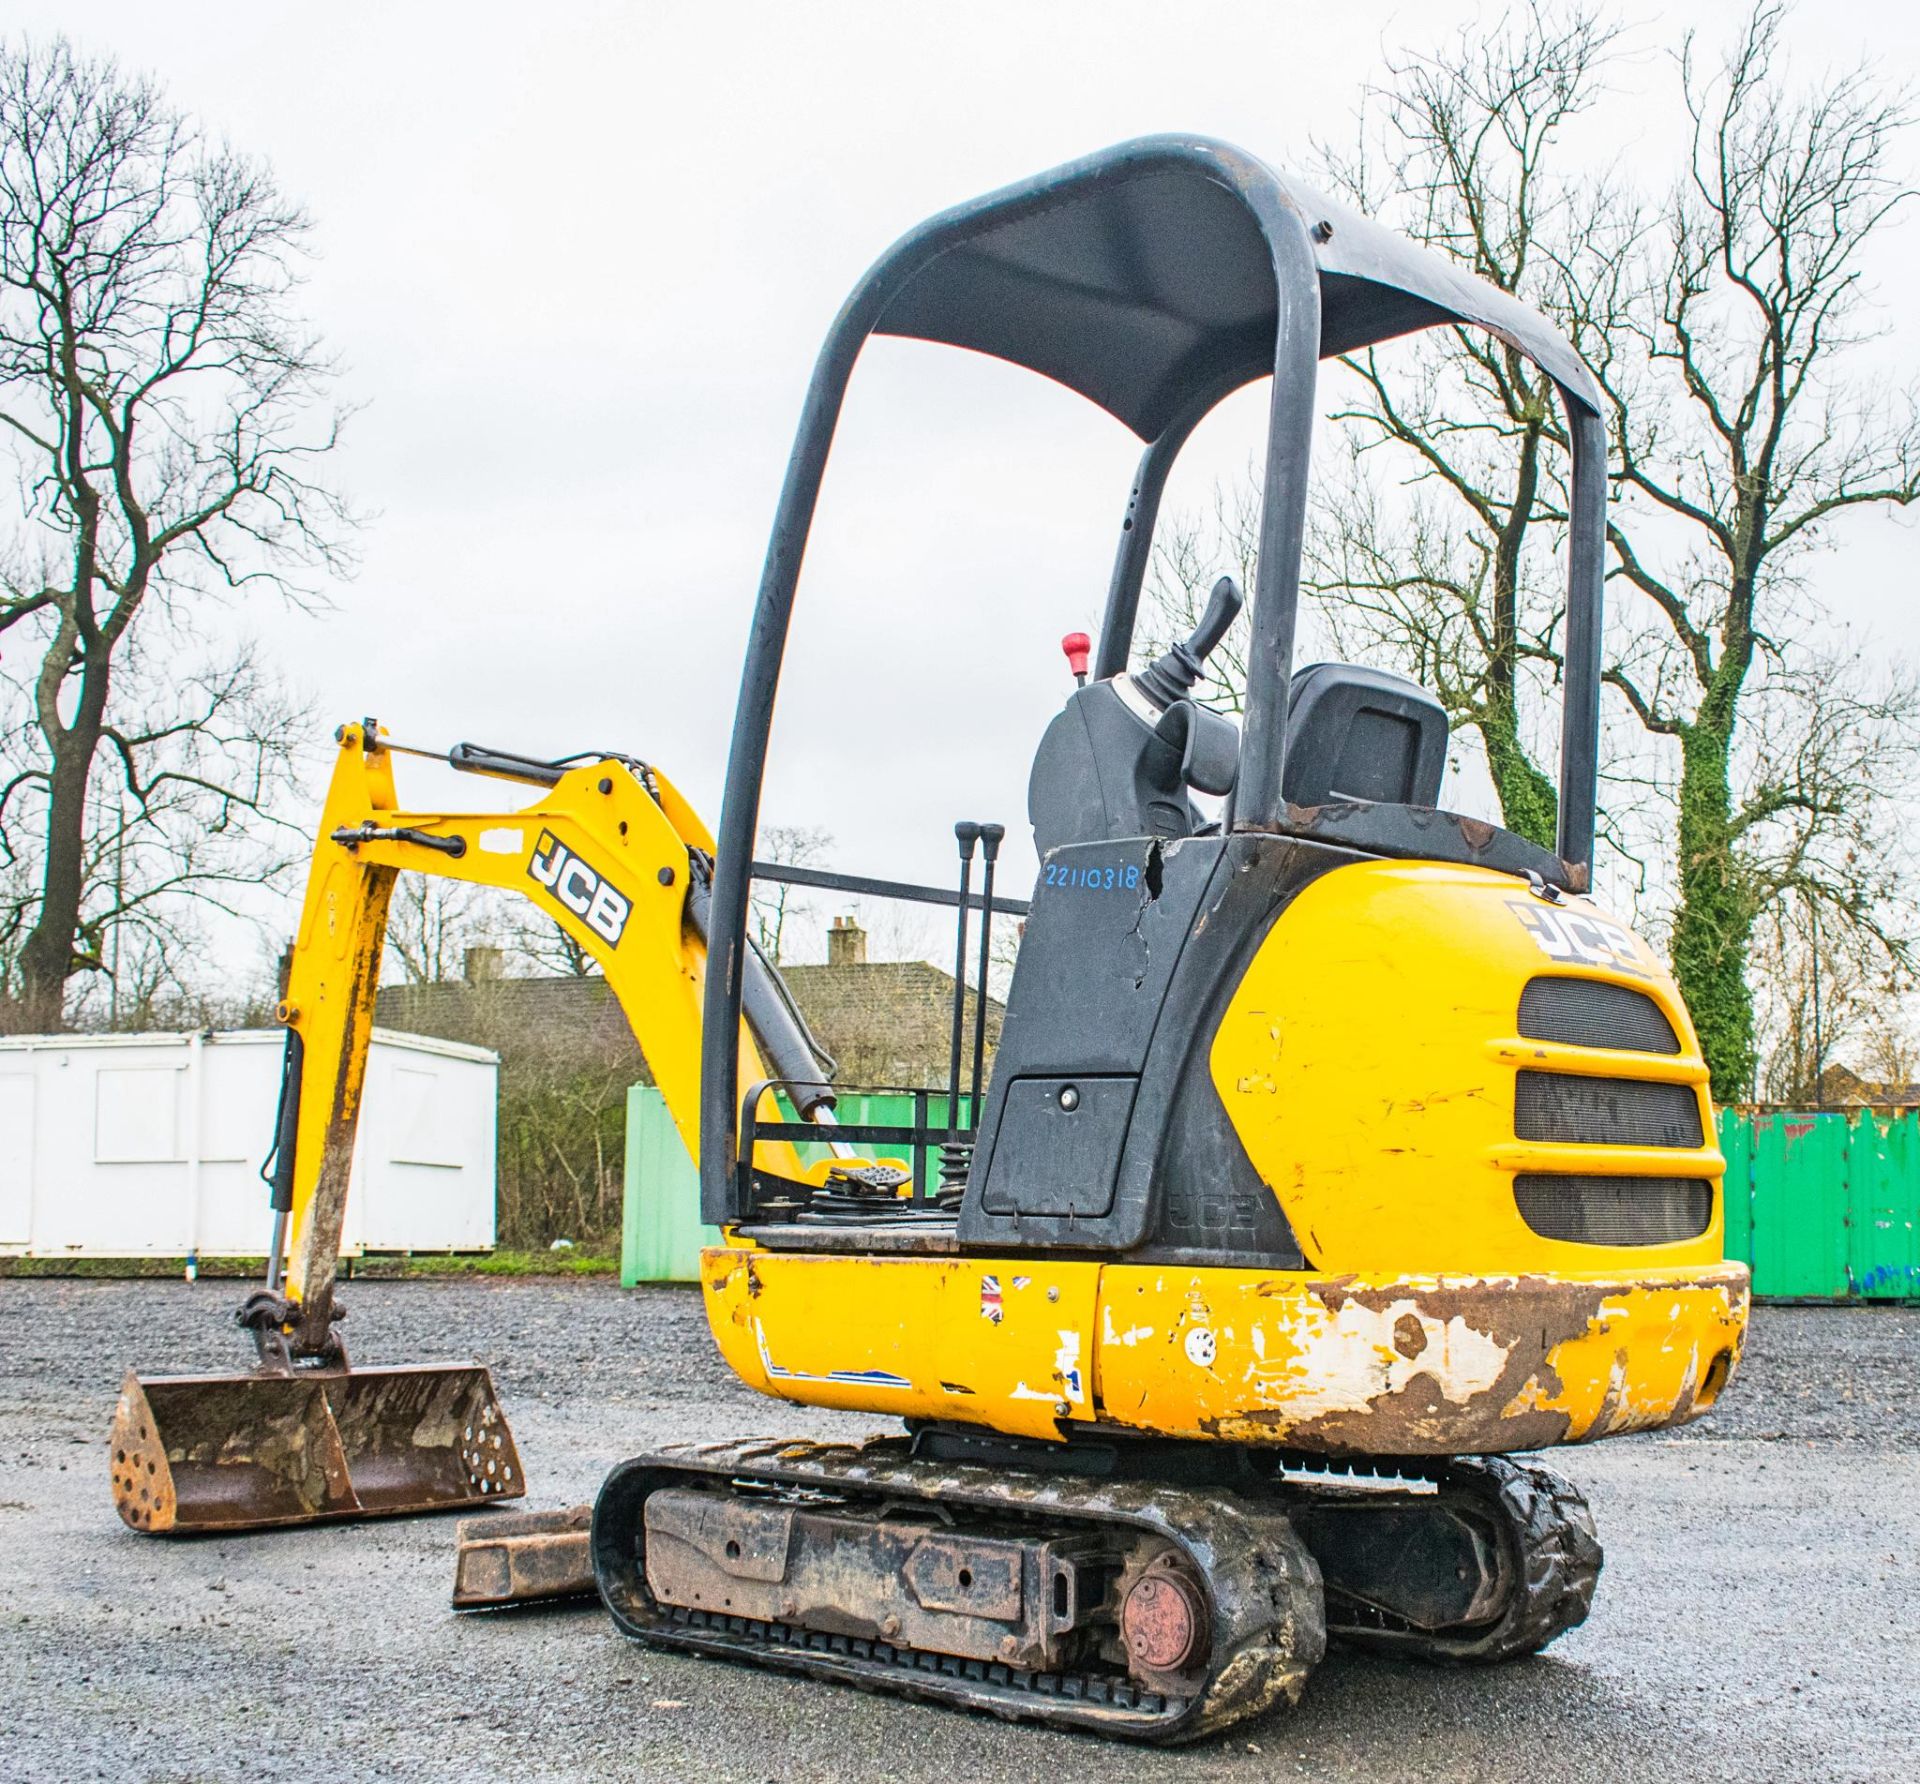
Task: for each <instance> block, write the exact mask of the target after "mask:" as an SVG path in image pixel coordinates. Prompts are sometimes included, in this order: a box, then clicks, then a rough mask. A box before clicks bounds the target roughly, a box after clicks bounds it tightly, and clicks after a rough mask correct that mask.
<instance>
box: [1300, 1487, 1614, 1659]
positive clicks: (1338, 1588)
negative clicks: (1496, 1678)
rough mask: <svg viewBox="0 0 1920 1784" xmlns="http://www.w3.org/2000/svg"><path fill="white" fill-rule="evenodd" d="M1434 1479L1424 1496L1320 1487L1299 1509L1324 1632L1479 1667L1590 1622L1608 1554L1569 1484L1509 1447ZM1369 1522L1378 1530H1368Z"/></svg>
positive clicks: (1379, 1649)
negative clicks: (1452, 1597) (1318, 1572)
mask: <svg viewBox="0 0 1920 1784" xmlns="http://www.w3.org/2000/svg"><path fill="white" fill-rule="evenodd" d="M1383 1466H1384V1465H1383ZM1435 1485H1436V1490H1435V1491H1434V1492H1432V1493H1430V1494H1425V1495H1419V1496H1415V1495H1410V1494H1400V1493H1389V1494H1379V1495H1368V1494H1365V1493H1361V1494H1353V1493H1345V1494H1325V1495H1321V1494H1316V1495H1315V1496H1314V1502H1313V1504H1312V1508H1311V1509H1310V1510H1307V1511H1305V1512H1303V1513H1302V1514H1301V1515H1300V1516H1299V1518H1298V1520H1297V1521H1298V1522H1299V1524H1300V1526H1301V1528H1302V1531H1303V1533H1304V1534H1305V1535H1306V1537H1307V1541H1308V1545H1309V1546H1310V1547H1311V1548H1312V1549H1313V1551H1314V1555H1315V1558H1316V1559H1317V1560H1318V1561H1319V1562H1320V1565H1321V1568H1322V1571H1323V1572H1324V1574H1325V1577H1326V1584H1327V1633H1328V1636H1329V1637H1330V1639H1332V1640H1334V1641H1337V1642H1340V1643H1343V1644H1344V1645H1346V1646H1347V1647H1351V1648H1366V1649H1370V1650H1372V1651H1373V1652H1376V1653H1383V1654H1396V1655H1399V1656H1401V1657H1402V1658H1410V1659H1423V1660H1443V1661H1454V1662H1460V1663H1470V1664H1478V1665H1488V1664H1492V1663H1494V1662H1497V1661H1502V1660H1513V1659H1517V1658H1518V1657H1519V1656H1521V1655H1523V1654H1535V1653H1538V1652H1539V1651H1540V1650H1541V1649H1542V1648H1544V1647H1546V1646H1547V1644H1548V1643H1549V1642H1552V1641H1554V1640H1556V1639H1557V1638H1558V1637H1560V1636H1562V1635H1564V1634H1565V1633H1566V1632H1567V1631H1568V1630H1569V1629H1573V1628H1575V1627H1577V1626H1578V1625H1579V1624H1581V1623H1583V1622H1585V1621H1586V1617H1587V1612H1588V1610H1589V1609H1590V1608H1591V1606H1592V1604H1593V1594H1594V1588H1595V1587H1596V1586H1597V1585H1598V1584H1599V1580H1600V1568H1601V1564H1602V1561H1603V1559H1604V1556H1603V1554H1602V1551H1601V1547H1600V1541H1599V1538H1598V1536H1597V1535H1596V1534H1595V1531H1594V1525H1593V1512H1592V1510H1591V1509H1590V1508H1589V1506H1588V1504H1587V1501H1586V1497H1585V1495H1584V1494H1582V1493H1581V1491H1580V1489H1579V1488H1578V1487H1576V1486H1574V1484H1573V1483H1572V1482H1571V1481H1569V1480H1566V1479H1564V1478H1563V1477H1562V1476H1560V1475H1558V1474H1556V1473H1554V1471H1553V1470H1552V1469H1550V1468H1546V1467H1543V1466H1542V1465H1541V1464H1540V1463H1538V1462H1533V1461H1526V1460H1521V1459H1518V1458H1515V1457H1511V1456H1468V1457H1463V1458H1460V1459H1458V1460H1456V1461H1453V1462H1449V1463H1447V1464H1446V1465H1445V1467H1444V1468H1443V1469H1442V1470H1441V1471H1440V1472H1439V1474H1438V1475H1437V1477H1436V1483H1435ZM1369 1501H1371V1503H1369ZM1376 1531H1377V1532H1378V1534H1379V1536H1380V1537H1381V1538H1382V1540H1381V1541H1378V1542H1370V1541H1369V1540H1368V1538H1369V1537H1370V1536H1371V1535H1373V1534H1374V1532H1376ZM1456 1580H1457V1581H1458V1582H1459V1584H1458V1587H1457V1591H1458V1594H1459V1598H1458V1600H1457V1602H1456V1603H1454V1604H1452V1605H1451V1606H1449V1604H1448V1594H1449V1593H1450V1592H1453V1591H1455V1590H1456V1587H1455V1585H1454V1582H1455V1581H1456Z"/></svg>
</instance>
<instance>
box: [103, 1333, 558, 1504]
mask: <svg viewBox="0 0 1920 1784" xmlns="http://www.w3.org/2000/svg"><path fill="white" fill-rule="evenodd" d="M111 1459H112V1466H113V1500H114V1505H115V1507H116V1508H117V1509H118V1511H119V1513H120V1517H121V1520H122V1521H123V1522H124V1523H125V1524H126V1525H127V1526H128V1527H129V1528H130V1529H133V1530H138V1531H140V1532H142V1533H143V1534H145V1535H149V1536H164V1535H171V1536H187V1535H193V1534H196V1533H198V1532H201V1531H210V1530H262V1529H268V1528H271V1527H273V1526H276V1525H282V1524H312V1523H318V1522H320V1521H322V1520H325V1519H331V1518H361V1517H393V1516H398V1515H400V1514H402V1513H407V1512H426V1511H456V1510H459V1509H462V1508H470V1507H473V1506H479V1505H487V1504H491V1503H492V1502H493V1501H494V1500H496V1499H517V1498H519V1497H521V1495H522V1494H524V1493H525V1492H526V1482H525V1479H524V1477H523V1476H522V1474H521V1470H520V1456H519V1452H518V1451H517V1450H516V1449H515V1448H514V1444H513V1434H512V1432H510V1431H509V1430H508V1429H507V1421H506V1416H505V1414H504V1413H502V1412H501V1410H500V1403H499V1400H498V1399H497V1398H496V1397H495V1395H494V1391H493V1378H492V1377H491V1376H490V1375H489V1374H488V1372H487V1371H486V1370H485V1369H483V1368H481V1367H479V1366H478V1365H477V1364H473V1363H450V1364H423V1365H403V1366H400V1367H394V1368H372V1369H352V1370H338V1369H335V1370H311V1371H298V1372H296V1373H294V1374H292V1375H275V1374H267V1373H260V1374H253V1375H160V1376H146V1377H142V1376H139V1375H136V1374H133V1373H131V1372H130V1373H129V1374H128V1376H127V1378H126V1380H125V1381H124V1382H123V1383H122V1384H121V1388H120V1403H119V1406H118V1408H117V1410H116V1411H115V1413H114V1420H113V1439H112V1450H111Z"/></svg>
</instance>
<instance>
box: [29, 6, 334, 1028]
mask: <svg viewBox="0 0 1920 1784" xmlns="http://www.w3.org/2000/svg"><path fill="white" fill-rule="evenodd" d="M307 233H308V223H307V220H306V218H305V216H304V214H303V213H302V212H301V211H300V209H299V208H298V207H297V206H295V205H293V204H291V203H289V202H288V201H287V200H286V199H285V198H284V197H283V196H282V195H281V193H280V192H279V191H278V189H277V188H276V186H275V184H274V182H273V179H272V176H271V175H270V174H269V173H268V172H267V171H266V170H265V169H264V168H263V167H261V166H260V165H259V164H257V163H255V162H253V161H250V160H248V159H246V158H245V157H243V156H240V155H238V154H236V153H234V152H233V151H232V150H230V149H227V148H225V147H221V146H217V145H215V144H213V143H210V142H209V141H208V140H207V139H206V138H205V137H204V135H203V134H202V133H201V132H200V130H199V129H198V127H197V126H196V125H194V124H193V123H192V122H191V121H189V120H188V119H187V118H185V117H184V116H183V115H182V114H181V113H179V112H178V111H176V110H175V109H174V108H173V107H171V106H170V105H168V104H167V102H166V101H165V99H164V98H163V97H162V95H161V94H160V92H159V91H158V89H157V88H156V87H155V86H154V85H153V84H152V83H151V82H149V81H146V80H142V79H138V78H134V77H131V76H127V75H124V74H123V73H122V72H121V71H120V70H119V69H118V68H116V67H115V66H114V65H113V64H112V63H111V62H99V61H89V60H86V59H84V58H82V57H81V56H79V55H78V54H77V53H76V52H75V51H74V50H73V49H72V48H71V46H69V45H68V44H67V43H66V42H65V41H64V40H57V41H55V42H53V43H52V44H50V45H34V44H26V45H16V46H10V47H7V48H5V49H3V50H0V435H4V437H5V439H6V441H7V442H8V451H9V454H10V457H11V462H12V465H13V468H14V471H15V475H16V481H17V487H18V490H19V495H20V504H19V508H18V511H17V515H16V519H15V523H14V526H13V530H12V533H11V536H10V537H8V538H6V539H5V541H4V542H3V543H0V638H4V642H5V647H6V660H7V662H8V663H9V665H10V666H11V665H13V664H16V663H20V662H22V661H25V660H29V659H30V660H31V663H32V665H33V666H32V668H31V670H30V671H29V672H28V673H26V674H25V675H23V676H22V677H21V679H20V681H19V682H18V683H16V684H14V687H15V690H16V692H17V694H18V695H19V697H20V699H21V701H22V703H23V707H24V710H23V711H22V712H21V713H20V714H19V716H17V717H12V716H10V717H9V719H8V742H9V745H10V747H11V748H12V750H13V752H14V759H13V760H12V762H11V764H10V767H11V771H10V773H9V775H8V778H7V779H6V781H5V783H4V788H3V790H0V837H3V838H4V841H5V854H6V856H7V858H8V859H9V861H10V862H12V863H13V864H14V866H15V867H16V870H17V871H18V873H19V875H20V879H24V880H25V881H26V882H27V883H29V884H30V885H31V889H32V902H31V908H30V910H16V912H15V921H16V923H17V924H18V925H19V926H20V933H19V939H18V946H17V950H16V951H14V952H13V953H12V954H11V956H10V958H9V961H8V966H9V970H10V981H9V984H8V987H7V989H8V991H9V992H10V994H11V995H12V996H14V997H15V998H17V999H18V1001H19V1004H20V1015H21V1016H22V1018H23V1019H24V1020H25V1021H27V1022H28V1023H30V1024H31V1025H33V1026H35V1027H43V1028H47V1027H56V1026H58V1025H59V1023H60V1022H61V1020H62V1019H63V1016H64V1011H65V1002H66V991H67V986H68V982H69V980H70V979H71V978H72V977H73V975H74V974H75V973H76V972H82V971H88V970H98V969H99V968H100V967H101V966H102V964H103V961H102V956H101V948H100V940H101V935H102V932H103V931H102V924H103V922H104V923H106V924H107V926H108V929H109V930H110V928H111V924H112V922H113V921H114V920H115V919H116V917H118V916H124V915H125V914H126V909H125V907H126V900H127V892H128V886H129V884H133V883H134V882H130V881H129V880H128V879H127V878H126V874H127V873H128V872H131V871H135V870H137V871H138V872H139V873H140V875H141V876H142V878H141V881H140V882H139V883H138V890H139V891H140V893H141V894H142V897H141V902H140V905H139V908H140V909H142V910H143V911H145V912H146V913H147V918H146V920H147V921H150V922H152V921H157V920H158V918H157V916H155V914H154V913H156V912H157V911H158V910H159V909H160V907H161V906H162V905H163V904H166V903H167V902H169V901H171V902H172V903H173V904H174V905H176V906H177V905H178V904H179V902H180V901H182V900H193V899H196V898H201V897H205V896H208V895H210V894H211V893H212V892H213V890H214V888H216V887H217V886H218V885H220V884H222V883H230V881H223V880H222V878H221V875H220V873H218V872H214V871H211V870H209V869H207V868H206V867H205V866H204V864H198V865H196V864H195V863H194V862H192V861H182V859H181V858H180V856H179V854H178V851H179V849H180V847H181V846H182V844H183V840H186V839H190V837H191V834H192V833H193V832H194V831H196V830H199V831H201V832H204V833H211V834H214V835H219V836H231V835H240V834H244V833H247V832H249V831H250V830H252V829H254V828H255V820H256V818H257V817H258V815H259V813H260V812H261V811H262V809H263V808H264V806H265V804H266V798H265V795H266V793H267V791H268V788H269V786H270V783H271V781H272V777H273V774H274V772H275V771H276V769H277V767H278V765H279V764H280V763H281V762H282V761H283V759H284V751H285V747H286V743H285V732H284V729H283V728H282V726H281V724H280V723H277V722H276V716H278V717H279V718H280V719H284V714H283V713H282V714H280V715H276V714H275V712H274V710H273V702H272V700H270V699H267V700H262V699H258V698H251V697H249V691H250V690H251V694H253V695H259V694H261V693H262V691H263V689H262V677H261V675H260V672H259V669H258V665H257V663H255V662H254V661H253V659H252V658H251V657H249V656H247V655H245V653H243V654H242V656H241V658H240V660H239V661H238V663H237V664H236V663H235V662H233V661H231V660H228V661H226V662H224V663H222V662H220V661H219V660H218V658H219V653H218V652H217V651H214V650H212V649H210V648H209V647H207V646H206V645H205V643H204V641H203V640H200V639H198V638H197V636H196V633H195V616H196V614H198V613H200V612H201V611H203V610H204V609H205V607H206V605H207V602H208V601H209V599H212V598H218V597H221V596H228V597H233V596H237V595H243V594H246V593H249V592H256V593H259V592H272V593H277V594H279V595H282V596H291V597H293V598H295V599H300V598H307V597H310V596H311V595H312V592H313V591H312V590H311V589H310V588H309V587H307V586H305V585H304V584H303V582H302V580H301V579H302V576H303V573H306V572H316V571H319V572H324V571H331V570H335V569H337V568H339V567H340V565H341V561H342V559H341V552H342V541H343V539H344V537H345V536H346V532H347V529H348V526H349V524H350V517H349V516H348V515H347V513H346V512H345V510H344V508H343V506H342V504H341V503H340V501H339V500H338V498H337V497H336V496H335V495H334V494H333V493H331V492H330V491H329V490H328V489H327V488H326V487H325V486H324V485H323V484H322V483H320V482H318V481H316V472H315V460H316V458H318V457H319V456H320V455H323V454H324V453H326V452H327V451H328V450H329V449H330V448H331V447H332V446H333V444H334V443H335V440H336V438H337V435H338V426H339V420H340V416H339V414H338V412H337V411H336V410H334V409H332V408H330V407H329V406H328V404H327V402H326V389H327V386H328V383H329V381H330V376H331V370H332V368H331V366H330V365H329V363H328V361H327V360H326V358H325V357H324V356H323V354H322V353H321V350H320V348H319V347H318V345H317V343H316V342H315V340H314V338H313V337H312V336H311V335H310V334H309V333H308V331H307V330H306V329H305V328H304V326H303V325H302V324H301V323H300V322H299V320H298V318H297V316H296V315H295V313H294V310H293V306H292V297H293V293H294V290H295V287H296V285H297V282H298V272H299V262H300V257H301V254H302V252H303V251H304V243H305V239H306V236H307ZM196 647H198V648H201V649H203V650H204V651H205V652H206V654H207V655H208V656H209V658H210V663H209V666H208V667H207V668H206V669H205V671H204V673H203V674H202V675H201V678H200V680H199V682H198V684H197V685H196V684H195V682H194V680H193V672H192V671H191V669H190V666H189V662H188V660H187V659H186V653H187V652H189V651H191V650H192V649H194V648H196ZM143 655H144V659H145V660H144V662H143V661H142V660H141V659H142V656H143ZM243 715H244V716H243ZM103 810H105V811H106V812H108V813H109V814H115V815H111V816H110V817H108V818H106V819H103V818H102V817H101V815H100V814H101V812H102V811H103ZM122 832H124V833H125V834H124V836H123V835H122ZM136 837H137V838H138V841H137V843H136V841H135V838H136ZM103 848H104V850H105V851H106V853H107V854H108V855H109V856H110V857H111V858H112V860H113V862H114V864H115V867H114V871H115V872H116V873H118V874H119V875H120V882H119V886H118V890H117V891H116V893H115V894H114V896H113V898H112V899H111V900H107V901H101V900H100V899H99V897H98V892H99V886H100V883H101V880H100V873H101V868H100V860H99V857H100V855H101V851H102V850H103ZM90 861H91V867H92V872H91V875H90ZM229 865H231V864H229ZM150 886H151V887H153V888H158V889H156V890H152V891H151V895H147V894H148V892H149V887H150ZM12 895H13V897H14V898H15V900H16V901H17V900H18V898H19V895H20V881H19V880H16V883H15V884H14V886H13V888H12ZM90 900H91V901H92V902H91V903H90ZM106 907H112V909H111V910H109V909H107V908H106Z"/></svg>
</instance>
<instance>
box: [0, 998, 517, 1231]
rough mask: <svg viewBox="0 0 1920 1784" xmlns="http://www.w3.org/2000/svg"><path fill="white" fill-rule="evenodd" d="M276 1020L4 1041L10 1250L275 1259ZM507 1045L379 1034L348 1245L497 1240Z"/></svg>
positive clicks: (0, 1053) (0, 1074)
mask: <svg viewBox="0 0 1920 1784" xmlns="http://www.w3.org/2000/svg"><path fill="white" fill-rule="evenodd" d="M284 1044H285V1042H284V1037H283V1035H282V1034H281V1032H280V1031H279V1030H277V1029H233V1030H225V1031H208V1032H205V1033H194V1034H138V1035H33V1036H15V1037H7V1038H0V1256H14V1257H18V1256H23V1255H24V1256H27V1257H42V1258H53V1257H258V1256H261V1255H262V1254H263V1253H264V1252H265V1251H266V1248H267V1242H268V1240H269V1238H270V1237H271V1234H272V1226H273V1214H272V1210H271V1209H270V1208H269V1206H268V1202H267V1186H266V1184H265V1183H264V1182H262V1181H261V1177H260V1166H261V1164H262V1162H263V1161H264V1159H265V1158H266V1155H267V1153H268V1151H269V1149H270V1148H271V1146H272V1144H273V1132H274V1114H275V1111H276V1109H277V1107H278V1105H279V1096H280V1065H281V1054H282V1049H283V1047H284ZM499 1068H500V1061H499V1055H498V1054H496V1053H492V1052H489V1051H488V1050H487V1049H485V1048H483V1047H468V1046H462V1045H460V1044H458V1043H456V1042H453V1041H442V1040H435V1039H431V1038H429V1037H427V1036H425V1035H411V1034H396V1033H393V1032H391V1031H389V1030H387V1029H383V1028H376V1029H375V1030H374V1031H373V1045H372V1048H371V1050H370V1053H369V1055H368V1060H367V1087H366V1095H365V1100H364V1101H363V1103H362V1105H361V1110H360V1131H359V1135H358V1138H357V1140H356V1142H355V1146H354V1155H353V1178H352V1182H351V1186H350V1188H349V1190H348V1194H347V1211H346V1225H345V1228H344V1230H343V1232H342V1234H341V1240H340V1250H341V1254H342V1255H343V1256H346V1257H357V1256H359V1255H360V1254H361V1253H363V1252H369V1251H490V1250H492V1249H493V1237H494V1118H495V1109H496V1100H497V1089H498V1080H499Z"/></svg>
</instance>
